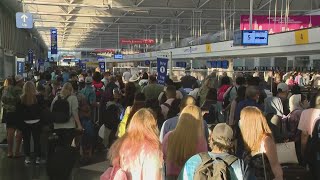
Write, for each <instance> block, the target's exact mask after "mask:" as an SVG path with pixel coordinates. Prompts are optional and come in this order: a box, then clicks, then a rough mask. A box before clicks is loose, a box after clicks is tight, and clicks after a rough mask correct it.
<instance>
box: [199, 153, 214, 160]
mask: <svg viewBox="0 0 320 180" xmlns="http://www.w3.org/2000/svg"><path fill="white" fill-rule="evenodd" d="M199 156H200V157H201V161H202V162H203V163H205V162H208V161H210V160H211V159H212V158H211V156H210V155H209V154H208V153H207V152H203V153H200V154H199Z"/></svg>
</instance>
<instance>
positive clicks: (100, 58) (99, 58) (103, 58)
mask: <svg viewBox="0 0 320 180" xmlns="http://www.w3.org/2000/svg"><path fill="white" fill-rule="evenodd" d="M97 60H98V61H103V62H104V61H105V60H106V59H105V57H103V56H98V57H97Z"/></svg>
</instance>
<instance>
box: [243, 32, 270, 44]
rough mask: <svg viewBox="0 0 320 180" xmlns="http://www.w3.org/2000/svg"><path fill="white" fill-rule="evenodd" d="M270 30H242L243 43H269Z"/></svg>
mask: <svg viewBox="0 0 320 180" xmlns="http://www.w3.org/2000/svg"><path fill="white" fill-rule="evenodd" d="M268 39H269V32H268V31H267V30H244V31H242V45H268Z"/></svg>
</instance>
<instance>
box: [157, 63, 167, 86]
mask: <svg viewBox="0 0 320 180" xmlns="http://www.w3.org/2000/svg"><path fill="white" fill-rule="evenodd" d="M167 68H168V59H164V58H158V59H157V72H158V77H157V80H158V84H165V83H164V82H165V79H166V77H167Z"/></svg>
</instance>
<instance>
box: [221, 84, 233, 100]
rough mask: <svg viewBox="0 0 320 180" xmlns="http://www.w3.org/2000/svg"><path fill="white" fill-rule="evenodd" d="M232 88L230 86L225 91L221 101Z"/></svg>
mask: <svg viewBox="0 0 320 180" xmlns="http://www.w3.org/2000/svg"><path fill="white" fill-rule="evenodd" d="M232 88H233V86H230V87H229V88H228V89H227V91H226V92H225V93H224V94H223V99H224V98H226V96H227V95H228V94H229V91H231V90H232Z"/></svg>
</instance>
